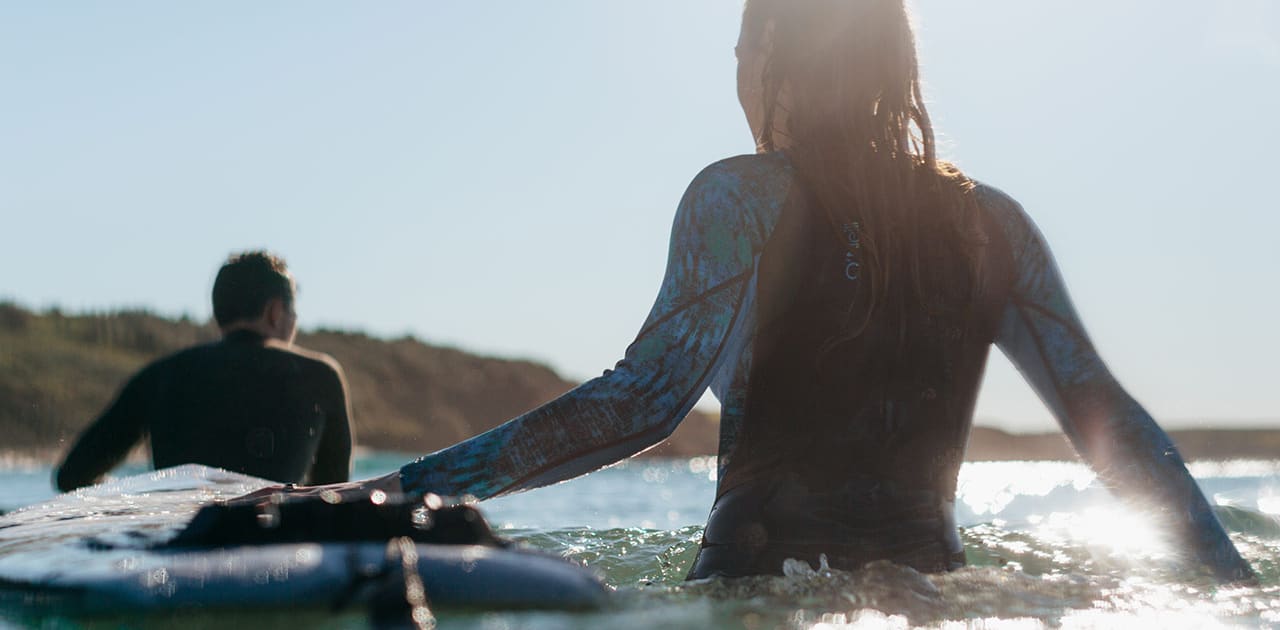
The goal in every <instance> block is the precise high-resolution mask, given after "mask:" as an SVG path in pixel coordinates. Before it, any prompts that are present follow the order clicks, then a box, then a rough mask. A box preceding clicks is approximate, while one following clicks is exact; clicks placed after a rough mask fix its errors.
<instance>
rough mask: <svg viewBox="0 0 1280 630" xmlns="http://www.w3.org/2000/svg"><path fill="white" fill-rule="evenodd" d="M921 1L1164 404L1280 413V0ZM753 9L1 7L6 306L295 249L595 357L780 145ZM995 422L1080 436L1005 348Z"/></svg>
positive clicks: (560, 358)
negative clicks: (769, 121)
mask: <svg viewBox="0 0 1280 630" xmlns="http://www.w3.org/2000/svg"><path fill="white" fill-rule="evenodd" d="M914 9H915V16H916V21H917V37H918V40H919V48H920V57H921V66H922V74H923V77H924V85H925V87H924V91H925V97H926V100H927V101H928V104H929V107H930V112H931V114H932V117H933V120H934V123H935V126H936V128H937V131H938V133H939V138H940V141H941V150H942V154H943V156H944V157H946V158H948V159H951V160H954V161H955V162H956V163H957V164H959V165H960V166H961V167H962V168H963V169H965V171H966V172H967V173H969V174H970V175H971V176H973V177H975V178H977V179H979V180H982V181H984V182H986V183H989V184H992V185H995V186H997V187H999V188H1001V189H1003V190H1004V191H1005V192H1007V193H1009V194H1010V195H1012V196H1014V197H1015V198H1017V199H1018V200H1019V201H1021V202H1022V204H1023V205H1024V206H1025V207H1026V208H1027V210H1028V212H1029V213H1030V214H1031V215H1032V216H1033V217H1034V219H1035V220H1036V222H1037V223H1038V224H1039V226H1040V228H1041V229H1042V231H1043V232H1044V233H1045V235H1046V237H1047V238H1048V240H1049V242H1050V244H1051V247H1052V248H1053V251H1054V252H1055V254H1056V255H1057V257H1058V262H1059V264H1060V266H1061V267H1062V269H1063V272H1064V275H1065V276H1066V278H1067V283H1068V286H1069V287H1070V289H1071V291H1072V294H1073V297H1074V298H1075V300H1076V304H1077V307H1078V309H1079V310H1080V312H1081V315H1082V317H1083V319H1084V321H1085V324H1086V326H1087V327H1088V328H1089V330H1090V332H1091V333H1092V335H1093V338H1094V340H1095V342H1096V344H1097V346H1098V348H1099V349H1100V351H1101V353H1102V355H1103V357H1104V359H1106V360H1107V362H1108V364H1109V365H1110V366H1111V368H1112V369H1113V371H1114V372H1115V373H1116V374H1117V375H1118V376H1119V378H1120V380H1121V381H1122V382H1123V383H1124V384H1125V385H1126V386H1127V387H1128V388H1129V390H1130V391H1131V393H1133V394H1134V396H1135V397H1136V398H1137V399H1138V400H1139V401H1141V402H1142V403H1143V404H1144V405H1146V407H1147V408H1148V409H1149V410H1150V411H1151V412H1152V413H1153V414H1154V415H1155V416H1156V418H1157V419H1159V420H1160V421H1161V423H1162V424H1163V425H1164V426H1166V427H1171V428H1191V427H1204V426H1210V423H1209V422H1208V421H1209V420H1212V421H1214V422H1215V423H1217V424H1225V425H1230V426H1276V427H1280V384H1278V383H1277V378H1276V377H1277V376H1278V375H1280V370H1278V369H1277V367H1276V357H1277V353H1278V352H1280V332H1278V331H1277V327H1276V321H1277V319H1278V318H1277V313H1280V291H1278V290H1277V286H1278V285H1280V282H1277V280H1280V248H1277V246H1276V240H1277V236H1278V235H1280V212H1277V210H1280V207H1278V206H1280V202H1278V201H1277V195H1276V194H1275V185H1274V182H1275V181H1276V167H1275V164H1276V158H1275V155H1276V147H1277V146H1280V118H1277V116H1276V113H1277V112H1280V80H1278V77H1280V3H1276V2H1273V1H1270V0H1232V1H1230V2H1221V1H1216V0H1187V1H1184V2H1176V3H1173V2H1166V1H1162V0H1130V1H1126V2H1122V3H1116V2H1112V1H1110V0H1081V1H1078V2H1071V3H1065V2H1055V3H1049V2H1028V1H1026V0H982V1H974V2H963V3H961V2H954V1H953V0H918V1H917V2H915V3H914ZM740 13H741V3H740V0H646V1H645V2H622V1H601V0H546V1H545V2H537V3H533V2H517V1H516V0H507V1H502V2H497V1H480V2H468V3H444V2H407V1H400V2H396V1H387V2H379V3H375V4H370V3H348V2H333V1H326V0H305V1H303V0H293V1H278V2H271V3H262V2H249V1H240V2H184V3H173V2H163V1H160V0H149V1H137V0H135V1H118V2H105V1H101V2H89V1H86V2H78V3H3V4H0V298H7V299H11V300H15V301H17V302H19V303H20V304H24V305H27V306H29V307H34V308H47V307H51V306H59V307H61V308H63V309H66V310H74V311H82V310H109V309H115V308H122V307H129V308H134V307H143V308H147V309H151V310H153V311H156V312H159V313H162V314H167V315H180V314H189V315H191V316H193V317H196V318H200V319H203V318H207V317H208V316H209V314H210V307H209V304H208V299H209V298H208V294H209V289H210V287H211V285H212V279H213V274H214V273H215V272H216V269H217V266H218V265H219V264H220V263H221V261H222V260H223V259H224V258H225V257H226V255H227V254H228V253H230V252H232V251H239V250H244V249H249V248H258V247H266V248H269V249H271V250H273V251H276V252H278V253H280V254H282V255H283V256H285V257H286V258H287V259H288V261H289V264H290V266H291V268H292V269H293V271H294V273H295V274H296V276H297V278H298V280H299V283H300V286H301V294H300V296H299V303H298V308H299V311H300V319H301V322H302V325H303V326H304V327H318V326H326V327H339V328H346V329H354V330H360V331H365V332H368V333H370V334H376V335H381V336H388V337H394V336H401V335H413V336H415V337H418V338H420V339H423V340H425V341H428V342H431V343H437V344H444V345H451V346H457V347H461V348H463V349H466V350H471V351H475V352H480V353H483V354H490V355H497V356H504V357H519V358H531V359H536V360H540V361H544V362H547V363H549V364H550V365H552V366H553V367H554V368H556V369H557V370H558V371H559V372H561V374H563V375H565V376H566V377H569V378H573V379H586V378H590V377H592V376H595V375H597V374H599V373H600V372H601V371H602V370H604V369H606V368H609V367H611V366H612V365H613V364H614V363H615V362H616V361H617V360H618V359H619V358H620V357H621V356H622V352H623V351H624V349H625V348H626V346H627V344H628V343H629V342H630V340H631V339H632V337H633V336H634V335H635V333H636V332H637V331H638V330H639V327H640V324H641V322H642V321H643V319H644V317H645V315H646V314H647V313H648V310H649V306H650V304H651V302H652V300H653V298H654V296H655V295H656V292H657V289H658V285H659V283H660V281H661V276H662V272H663V269H664V266H665V257H666V252H667V240H668V235H669V234H668V233H669V229H670V225H671V218H672V216H673V213H674V211H675V207H676V203H677V202H678V200H679V198H680V195H681V193H682V192H683V190H684V188H685V187H686V186H687V185H688V182H689V181H690V180H691V179H692V178H693V176H694V175H695V174H696V173H697V172H698V171H699V170H701V169H702V168H703V167H704V166H706V165H707V164H710V163H712V162H714V161H716V160H719V159H721V158H724V157H728V156H731V155H736V154H742V153H749V152H751V151H752V150H753V148H754V147H753V143H752V141H751V138H750V133H749V132H748V130H747V127H746V124H745V121H744V120H743V117H742V114H741V110H740V109H739V107H738V104H737V100H736V93H735V90H734V83H733V81H734V74H735V71H734V68H735V65H734V64H735V61H734V56H733V46H734V43H735V41H736V38H737V29H738V21H739V18H740ZM704 404H710V403H704ZM977 415H978V421H979V423H981V424H987V425H994V426H999V427H1003V428H1007V429H1012V430H1017V431H1048V430H1053V427H1054V424H1053V421H1052V419H1051V418H1050V416H1049V415H1048V413H1047V412H1046V411H1045V410H1044V408H1043V406H1042V405H1041V404H1040V403H1039V401H1038V400H1037V399H1036V397H1035V395H1034V393H1032V392H1031V390H1030V389H1028V388H1027V387H1026V386H1025V385H1024V384H1023V382H1022V380H1021V378H1020V377H1019V376H1018V375H1017V373H1016V371H1014V369H1013V368H1012V367H1011V366H1010V365H1009V364H1008V362H1007V361H1006V360H1005V359H1004V358H1003V357H1001V356H999V354H998V352H997V353H993V359H992V361H991V365H990V367H989V370H988V376H987V381H986V383H985V385H984V389H983V394H982V397H981V399H980V401H979V407H978V413H977Z"/></svg>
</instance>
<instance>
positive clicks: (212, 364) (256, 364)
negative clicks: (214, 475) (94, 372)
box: [57, 330, 352, 491]
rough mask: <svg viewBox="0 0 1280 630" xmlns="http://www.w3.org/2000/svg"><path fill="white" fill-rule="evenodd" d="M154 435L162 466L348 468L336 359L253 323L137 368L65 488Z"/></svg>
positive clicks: (325, 473)
mask: <svg viewBox="0 0 1280 630" xmlns="http://www.w3.org/2000/svg"><path fill="white" fill-rule="evenodd" d="M148 435H149V436H150V441H151V457H152V461H153V462H154V464H155V466H156V468H164V467H168V466H176V465H178V464H188V463H196V464H204V465H206V466H216V467H219V468H226V469H227V470H232V471H236V472H240V473H244V474H247V475H253V476H255V477H262V478H264V479H272V480H275V481H281V482H302V481H309V482H312V483H333V482H339V481H346V480H347V477H348V475H349V468H350V459H351V443H352V429H351V413H350V407H349V406H348V402H347V394H346V384H345V381H344V379H343V376H342V371H341V369H340V368H339V366H338V364H337V362H335V361H334V360H333V359H332V358H330V357H328V356H326V355H323V354H319V353H313V352H308V351H305V350H301V349H298V348H296V347H292V346H286V345H284V344H281V343H278V342H275V341H268V340H267V339H265V338H264V337H262V336H261V335H259V334H257V333H254V332H250V331H245V330H241V331H235V332H232V333H231V334H229V335H227V336H226V337H225V338H224V339H223V340H221V341H219V342H215V343H211V344H207V345H203V346H198V347H195V348H190V349H187V350H184V351H182V352H179V353H177V354H174V355H172V356H169V357H167V358H164V359H161V360H159V361H156V362H155V363H152V364H151V365H149V366H147V367H146V368H144V369H143V370H142V371H141V372H139V373H138V374H137V375H135V376H134V377H133V378H132V379H131V380H130V381H129V383H128V384H126V385H125V387H124V389H123V390H121V392H120V395H119V396H118V397H117V398H116V400H115V402H114V403H112V405H111V406H110V407H109V408H108V409H107V410H106V412H105V413H103V414H102V416H101V417H100V418H98V419H97V420H96V421H95V422H94V423H93V424H92V425H91V426H90V427H89V428H88V429H87V430H86V431H85V432H84V433H83V434H82V435H81V436H80V439H79V440H78V441H77V442H76V445H75V446H74V447H73V448H72V449H71V451H70V453H68V455H67V458H66V460H65V461H64V462H63V463H62V466H60V467H59V469H58V473H57V485H58V488H59V489H61V490H63V491H69V490H72V489H75V488H78V487H81V486H86V485H89V484H92V483H94V482H95V481H96V480H97V479H98V478H99V477H100V476H102V475H103V474H104V473H106V472H107V471H109V470H110V469H111V468H112V467H114V466H115V465H116V464H118V463H119V462H120V461H121V460H122V459H123V458H124V456H125V455H126V454H128V452H129V450H130V449H132V448H133V446H134V445H135V444H137V443H138V442H139V440H141V439H142V438H143V437H144V436H148Z"/></svg>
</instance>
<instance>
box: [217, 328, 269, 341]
mask: <svg viewBox="0 0 1280 630" xmlns="http://www.w3.org/2000/svg"><path fill="white" fill-rule="evenodd" d="M222 341H223V342H225V343H253V344H263V343H266V341H267V337H266V335H263V334H262V333H260V332H258V331H256V330H249V329H247V328H239V329H237V330H233V331H231V332H229V333H227V334H225V335H223V336H222Z"/></svg>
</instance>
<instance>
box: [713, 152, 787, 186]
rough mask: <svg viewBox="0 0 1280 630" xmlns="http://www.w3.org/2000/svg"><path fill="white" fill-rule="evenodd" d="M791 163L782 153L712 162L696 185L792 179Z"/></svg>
mask: <svg viewBox="0 0 1280 630" xmlns="http://www.w3.org/2000/svg"><path fill="white" fill-rule="evenodd" d="M790 177H791V161H790V160H788V159H787V156H786V154H784V153H782V152H781V151H773V152H769V153H749V154H746V155H735V156H733V157H727V158H724V159H723V160H718V161H716V162H712V163H711V164H709V165H707V166H706V167H705V168H703V169H702V171H701V172H699V173H698V175H697V176H696V177H694V179H693V182H694V184H698V183H707V184H723V183H764V182H765V181H771V180H775V179H780V178H786V179H790Z"/></svg>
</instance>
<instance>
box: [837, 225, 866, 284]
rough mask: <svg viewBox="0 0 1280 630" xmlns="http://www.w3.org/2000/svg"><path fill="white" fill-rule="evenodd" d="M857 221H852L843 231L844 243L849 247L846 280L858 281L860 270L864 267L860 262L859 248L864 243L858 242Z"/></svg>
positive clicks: (845, 260) (845, 271) (845, 264)
mask: <svg viewBox="0 0 1280 630" xmlns="http://www.w3.org/2000/svg"><path fill="white" fill-rule="evenodd" d="M859 227H861V226H859V225H858V222H857V221H850V222H848V223H846V224H844V227H843V228H842V231H843V232H844V242H845V244H846V245H847V246H848V248H849V249H848V250H847V251H846V252H845V253H844V277H845V279H846V280H857V279H858V269H859V268H860V267H861V266H862V264H861V263H859V262H858V254H857V251H858V248H860V247H862V242H861V241H859V240H858V228H859Z"/></svg>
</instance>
